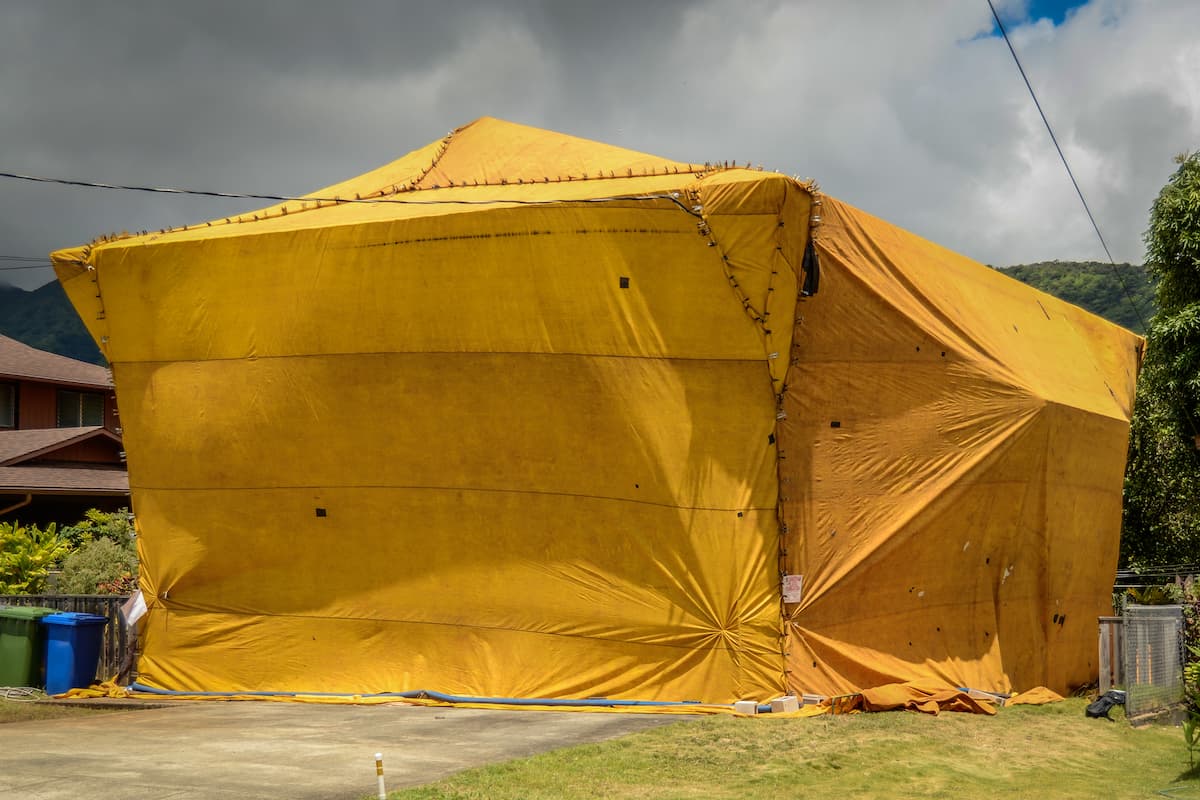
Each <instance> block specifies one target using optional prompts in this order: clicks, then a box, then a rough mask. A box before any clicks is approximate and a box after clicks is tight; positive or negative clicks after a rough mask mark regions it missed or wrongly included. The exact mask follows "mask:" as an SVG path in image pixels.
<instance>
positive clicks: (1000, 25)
mask: <svg viewBox="0 0 1200 800" xmlns="http://www.w3.org/2000/svg"><path fill="white" fill-rule="evenodd" d="M987 4H988V8H990V9H991V10H992V18H993V19H994V20H996V27H998V28H999V29H1000V33H1001V35H1002V36H1004V43H1005V44H1006V45H1008V52H1010V53H1012V57H1013V61H1014V62H1015V63H1016V65H1017V70H1018V71H1019V72H1020V73H1021V78H1022V80H1024V81H1025V88H1026V89H1028V90H1029V96H1030V97H1032V98H1033V104H1034V105H1035V106H1036V107H1037V110H1038V114H1040V115H1041V117H1042V123H1043V124H1044V125H1045V126H1046V132H1047V133H1049V134H1050V141H1052V142H1054V149H1055V150H1057V151H1058V157H1059V158H1060V159H1062V164H1063V167H1065V168H1066V170H1067V177H1069V178H1070V179H1071V185H1072V186H1074V187H1075V193H1076V194H1077V195H1079V202H1080V203H1083V210H1084V211H1086V212H1087V215H1088V219H1089V220H1091V222H1092V228H1093V229H1094V230H1095V231H1096V236H1097V238H1099V239H1100V246H1101V247H1103V248H1104V254H1105V255H1106V256H1108V263H1109V264H1111V265H1112V268H1113V275H1114V276H1116V278H1117V283H1119V284H1121V291H1122V292H1124V294H1125V299H1126V300H1128V301H1129V305H1130V306H1132V307H1133V313H1135V314H1137V318H1138V321H1139V322H1140V323H1142V330H1146V329H1147V326H1146V318H1145V317H1143V316H1142V310H1141V309H1140V308H1138V304H1137V302H1135V301H1134V299H1133V294H1132V293H1130V291H1129V287H1128V286H1127V285H1126V284H1125V279H1124V278H1122V277H1121V271H1120V270H1119V269H1117V262H1116V261H1114V260H1113V257H1112V253H1111V252H1109V249H1108V243H1107V242H1105V241H1104V234H1102V233H1101V232H1100V226H1099V225H1097V224H1096V218H1095V217H1094V216H1093V215H1092V209H1091V208H1089V207H1088V203H1087V200H1086V199H1085V198H1084V196H1083V190H1082V189H1080V188H1079V182H1078V181H1077V180H1075V173H1074V172H1072V171H1071V165H1070V164H1068V163H1067V157H1066V155H1064V154H1063V150H1062V148H1061V147H1059V145H1058V137H1057V136H1055V135H1054V129H1053V128H1051V127H1050V120H1048V119H1046V112H1045V111H1043V110H1042V104H1041V103H1039V102H1038V99H1037V94H1036V93H1035V92H1034V91H1033V85H1032V84H1030V83H1029V76H1027V75H1026V74H1025V68H1024V67H1023V66H1021V59H1019V58H1017V51H1016V50H1014V49H1013V45H1012V41H1011V40H1010V39H1009V38H1008V31H1006V30H1005V29H1004V23H1003V22H1001V21H1000V15H999V14H997V13H996V6H995V5H994V4H993V3H992V0H987Z"/></svg>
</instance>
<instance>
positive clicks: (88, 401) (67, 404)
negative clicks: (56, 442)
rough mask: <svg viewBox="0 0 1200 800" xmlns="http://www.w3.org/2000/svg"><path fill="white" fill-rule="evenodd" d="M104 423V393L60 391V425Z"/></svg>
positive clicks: (64, 426) (75, 425) (63, 426)
mask: <svg viewBox="0 0 1200 800" xmlns="http://www.w3.org/2000/svg"><path fill="white" fill-rule="evenodd" d="M103 424H104V395H102V394H99V393H98V392H70V391H67V390H65V389H64V390H60V391H59V393H58V427H60V428H82V427H90V426H92V425H103Z"/></svg>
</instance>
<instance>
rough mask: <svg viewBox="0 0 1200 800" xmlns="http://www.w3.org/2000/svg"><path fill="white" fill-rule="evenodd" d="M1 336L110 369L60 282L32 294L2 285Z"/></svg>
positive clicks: (54, 282)
mask: <svg viewBox="0 0 1200 800" xmlns="http://www.w3.org/2000/svg"><path fill="white" fill-rule="evenodd" d="M0 334H4V335H5V336H9V337H11V338H13V339H16V340H17V341H18V342H23V343H25V344H27V345H29V346H30V347H36V348H37V349H39V350H46V351H49V352H51V353H58V354H59V355H60V356H68V357H69V358H75V359H78V360H80V361H87V362H89V363H92V364H100V365H101V366H107V363H106V362H105V360H104V356H102V355H100V348H98V347H96V343H95V341H93V339H92V337H91V334H89V333H88V332H87V328H85V327H84V326H83V322H82V321H81V320H80V319H79V315H78V314H76V313H75V309H74V308H73V307H72V306H71V301H70V300H68V299H67V294H66V292H64V291H63V288H62V285H61V284H59V282H58V281H51V282H50V283H47V284H46V285H45V286H40V287H38V288H37V289H34V290H33V291H26V290H25V289H19V288H17V287H16V286H8V285H0Z"/></svg>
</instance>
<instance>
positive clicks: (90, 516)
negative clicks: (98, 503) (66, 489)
mask: <svg viewBox="0 0 1200 800" xmlns="http://www.w3.org/2000/svg"><path fill="white" fill-rule="evenodd" d="M63 535H64V536H66V537H67V538H68V539H69V540H70V542H71V545H72V546H73V547H80V546H81V545H83V544H85V543H87V542H91V541H95V540H98V539H110V540H111V541H113V542H115V543H117V544H119V545H125V544H127V543H129V542H132V541H133V540H134V539H135V538H136V537H137V530H136V528H135V527H134V524H133V514H131V513H130V512H129V509H127V508H119V509H117V510H116V511H100V510H98V509H95V508H91V509H88V510H87V511H85V512H84V514H83V519H82V520H80V521H79V522H76V523H75V524H74V525H70V526H68V527H66V528H63Z"/></svg>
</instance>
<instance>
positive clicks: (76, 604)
mask: <svg viewBox="0 0 1200 800" xmlns="http://www.w3.org/2000/svg"><path fill="white" fill-rule="evenodd" d="M128 599H129V598H128V597H125V596H123V595H113V594H20V595H0V606H41V607H42V608H53V609H54V610H55V611H82V612H84V613H87V614H99V615H100V616H102V617H107V618H108V624H107V625H105V626H104V643H103V644H102V646H101V648H100V663H99V665H98V666H97V668H96V677H97V678H98V679H99V680H108V679H109V678H112V677H114V676H116V675H117V674H118V673H121V672H126V673H127V672H128V671H129V669H130V667H131V665H132V664H133V663H134V661H133V655H134V653H133V650H134V647H135V642H136V639H135V637H134V636H132V635H131V633H130V632H129V631H128V630H126V628H125V623H124V622H123V621H122V619H121V605H122V604H123V603H124V602H125V601H126V600H128ZM122 677H128V675H124V676H122Z"/></svg>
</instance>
